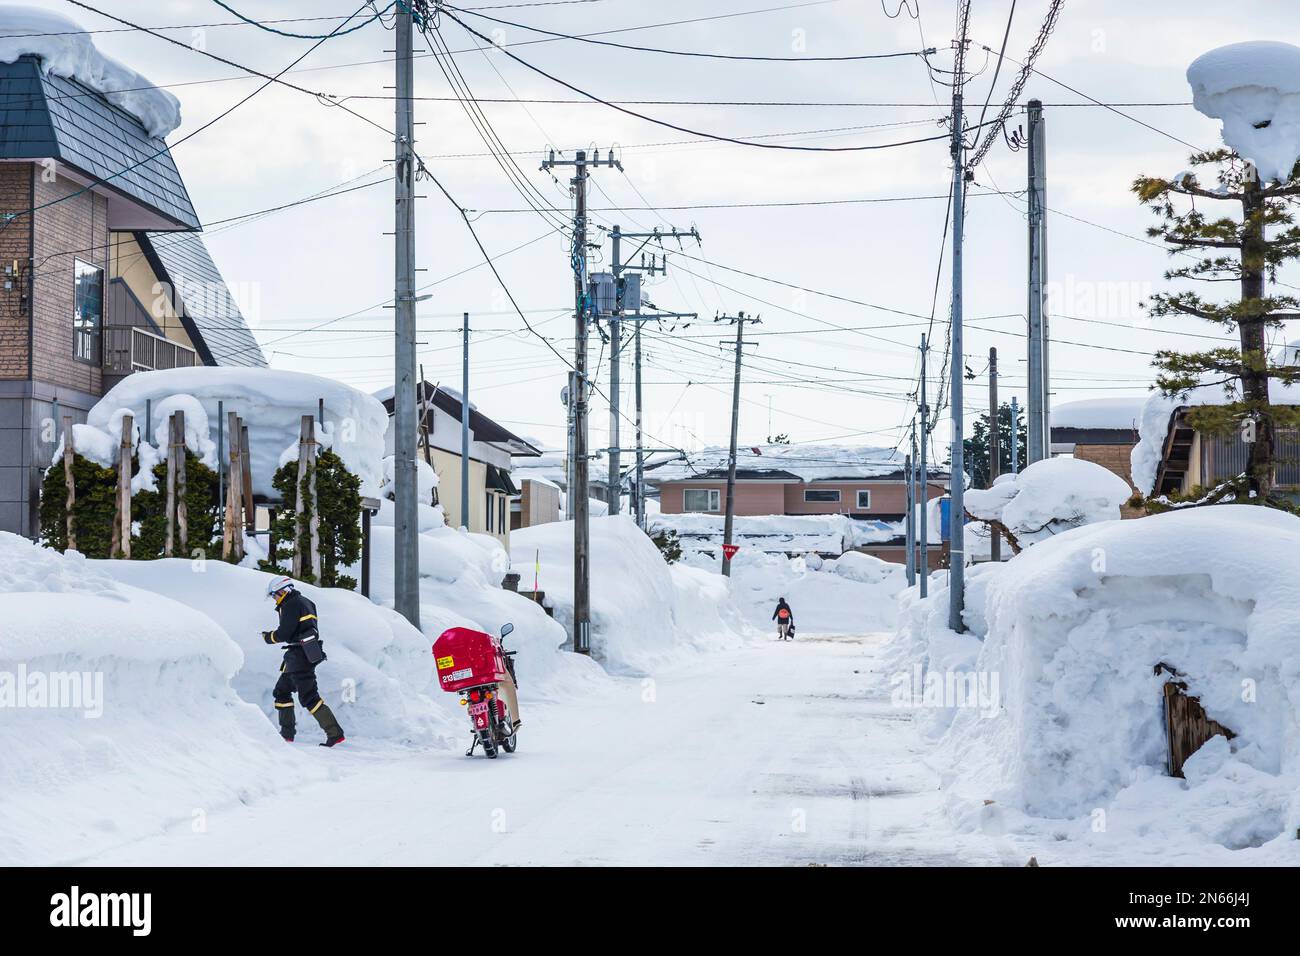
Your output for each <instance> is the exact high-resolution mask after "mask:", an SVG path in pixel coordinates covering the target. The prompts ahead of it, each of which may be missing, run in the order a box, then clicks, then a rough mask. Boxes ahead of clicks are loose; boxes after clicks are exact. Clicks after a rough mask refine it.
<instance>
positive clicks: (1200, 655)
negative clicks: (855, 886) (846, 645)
mask: <svg viewBox="0 0 1300 956" xmlns="http://www.w3.org/2000/svg"><path fill="white" fill-rule="evenodd" d="M971 585H973V586H968V590H967V613H966V616H965V621H966V624H967V626H968V627H969V628H970V633H968V634H961V635H959V634H955V633H953V632H952V631H949V630H948V629H947V626H946V625H947V592H946V589H939V590H938V591H937V592H936V593H934V594H932V595H931V596H930V598H928V599H927V600H926V601H919V600H908V601H905V602H904V612H903V613H904V626H903V627H902V628H901V629H900V634H899V637H898V640H897V642H896V645H895V653H896V655H897V656H896V657H895V658H894V659H893V661H892V663H893V664H894V665H895V666H896V667H898V668H899V669H900V674H902V676H904V677H907V676H909V675H908V673H907V672H908V669H910V668H911V667H913V666H918V665H919V666H921V667H922V668H924V669H925V671H926V672H927V674H933V675H936V676H937V677H938V678H939V682H940V684H942V682H943V681H944V680H945V679H948V678H950V677H953V676H955V677H956V678H957V679H958V683H959V684H960V682H961V678H962V677H963V676H969V675H974V676H975V677H977V678H979V677H983V678H985V679H986V681H985V686H986V687H991V688H992V689H994V690H995V700H994V701H993V706H992V707H985V706H960V705H958V706H948V707H946V708H938V707H936V708H933V709H931V710H930V711H929V713H928V714H927V721H928V723H929V724H930V725H931V727H932V729H935V730H937V731H943V737H942V740H941V741H940V743H939V745H938V747H937V749H936V751H935V753H934V754H933V755H932V758H931V759H932V762H934V763H936V764H939V765H942V766H943V767H945V782H944V786H945V789H946V790H948V791H949V793H950V794H951V798H950V799H951V801H952V802H951V805H950V810H951V812H953V813H954V815H955V816H956V817H957V818H958V819H959V820H961V821H963V822H964V823H965V825H966V826H968V827H969V828H981V827H982V828H985V829H988V828H989V827H994V828H995V829H996V830H998V831H1000V830H1001V829H1002V828H1009V829H1010V830H1011V831H1013V832H1015V831H1017V830H1018V831H1019V832H1021V833H1024V834H1026V835H1033V836H1036V837H1038V838H1040V839H1044V840H1049V841H1051V842H1054V843H1055V845H1056V846H1057V848H1058V851H1059V853H1060V854H1061V859H1063V860H1068V859H1069V856H1070V854H1071V853H1072V852H1075V851H1082V850H1084V849H1086V850H1087V851H1088V852H1089V853H1090V854H1091V857H1090V858H1091V859H1092V860H1094V861H1097V860H1099V859H1100V860H1106V859H1109V860H1111V861H1113V862H1118V863H1125V862H1133V861H1134V860H1136V859H1138V858H1139V857H1140V856H1141V854H1143V853H1151V854H1160V855H1161V858H1162V859H1163V860H1165V861H1167V862H1170V863H1172V862H1174V858H1172V857H1170V856H1169V854H1170V853H1178V854H1184V856H1183V857H1181V859H1184V860H1186V861H1188V862H1225V861H1226V860H1227V859H1228V858H1229V857H1230V856H1232V857H1233V859H1234V860H1235V861H1236V862H1247V860H1248V859H1249V860H1250V861H1251V862H1261V861H1268V862H1274V861H1282V860H1287V859H1289V860H1290V861H1291V862H1296V842H1295V840H1294V839H1293V838H1294V834H1295V831H1296V828H1297V825H1300V797H1298V796H1297V794H1298V793H1300V729H1298V728H1300V644H1298V643H1297V642H1296V639H1295V622H1296V621H1297V620H1300V518H1296V517H1294V516H1291V515H1288V514H1285V513H1281V512H1278V511H1274V510H1271V509H1266V508H1262V507H1252V506H1244V505H1223V506H1214V507H1207V508H1197V509H1190V510H1187V511H1180V512H1172V513H1169V514H1162V515H1156V516H1153V517H1147V518H1142V519H1139V520H1135V521H1122V522H1120V521H1115V522H1106V523H1102V524H1095V525H1090V526H1088V527H1085V528H1079V529H1076V530H1073V531H1070V532H1066V533H1064V534H1062V535H1059V536H1057V537H1056V538H1054V539H1052V540H1050V541H1045V542H1042V543H1040V544H1038V545H1036V546H1035V547H1033V548H1030V549H1028V550H1026V551H1025V552H1023V553H1022V554H1020V555H1018V556H1016V557H1015V558H1014V559H1012V560H1011V561H1010V562H1007V563H1006V564H1003V565H999V566H994V565H983V566H980V567H979V568H977V569H975V573H974V574H972V576H971ZM1159 663H1165V664H1168V665H1171V666H1173V667H1175V668H1177V669H1178V671H1179V672H1181V673H1182V674H1183V675H1184V676H1183V677H1182V678H1181V679H1182V680H1185V681H1186V682H1187V685H1188V691H1187V693H1188V694H1190V695H1191V696H1194V697H1199V698H1200V701H1201V703H1202V705H1203V706H1204V707H1205V710H1206V712H1207V713H1208V715H1209V716H1210V717H1211V718H1212V719H1214V720H1217V721H1219V722H1220V723H1222V724H1223V725H1225V726H1227V727H1229V728H1230V729H1231V730H1233V731H1234V732H1235V733H1236V734H1237V736H1236V737H1235V738H1234V739H1233V740H1232V741H1228V740H1226V739H1223V738H1216V739H1212V740H1211V741H1210V742H1209V743H1208V744H1206V745H1205V746H1204V747H1203V748H1202V749H1201V750H1200V751H1199V752H1198V753H1197V754H1196V755H1195V756H1193V757H1192V759H1191V760H1190V761H1189V762H1188V763H1187V765H1186V780H1185V781H1182V780H1177V779H1175V778H1170V777H1168V776H1167V775H1166V773H1165V757H1166V743H1165V733H1164V725H1163V717H1162V708H1161V701H1162V690H1161V688H1162V686H1163V684H1164V682H1165V681H1166V680H1167V677H1166V676H1162V675H1157V674H1155V673H1154V668H1155V666H1156V665H1157V664H1159ZM904 683H909V682H904ZM968 686H969V685H968ZM947 703H949V704H952V703H953V702H952V701H948V702H947ZM987 801H993V803H992V804H987ZM1038 818H1047V819H1041V820H1040V819H1038ZM1098 820H1104V822H1105V826H1104V827H1102V828H1100V829H1099V828H1097V827H1096V822H1097V821H1098ZM1248 847H1262V848H1263V849H1262V850H1261V851H1260V852H1259V855H1258V856H1251V857H1249V858H1246V857H1242V856H1233V855H1232V854H1230V853H1229V852H1228V851H1231V850H1242V849H1243V848H1248ZM1097 854H1101V855H1100V857H1099V856H1098V855H1097Z"/></svg>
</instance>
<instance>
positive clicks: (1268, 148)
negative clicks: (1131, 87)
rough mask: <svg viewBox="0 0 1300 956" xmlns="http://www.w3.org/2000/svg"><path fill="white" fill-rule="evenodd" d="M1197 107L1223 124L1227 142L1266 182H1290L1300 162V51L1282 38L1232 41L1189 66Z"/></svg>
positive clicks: (1194, 101)
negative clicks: (1298, 161)
mask: <svg viewBox="0 0 1300 956" xmlns="http://www.w3.org/2000/svg"><path fill="white" fill-rule="evenodd" d="M1187 82H1188V83H1189V84H1190V85H1191V87H1192V105H1194V106H1195V107H1196V109H1197V110H1198V111H1199V112H1201V113H1203V114H1205V115H1206V116H1209V117H1211V118H1213V119H1220V120H1223V141H1224V143H1226V144H1227V145H1228V146H1229V147H1231V148H1232V149H1233V150H1235V151H1236V153H1237V154H1238V155H1240V156H1243V157H1245V158H1246V159H1249V160H1250V161H1251V162H1252V163H1254V164H1255V167H1256V169H1258V170H1259V175H1260V178H1261V179H1262V180H1264V181H1265V182H1268V181H1270V180H1274V179H1277V180H1282V181H1286V180H1287V179H1288V178H1289V177H1290V175H1291V170H1292V168H1293V167H1294V166H1295V164H1296V160H1297V159H1300V47H1296V46H1292V45H1291V44H1290V43H1282V42H1279V41H1277V40H1255V41H1251V42H1247V43H1231V44H1229V45H1227V46H1221V47H1219V48H1217V49H1214V50H1211V51H1210V52H1208V53H1204V54H1202V55H1201V56H1199V57H1197V58H1196V59H1195V60H1193V61H1192V65H1191V66H1189V67H1188V68H1187Z"/></svg>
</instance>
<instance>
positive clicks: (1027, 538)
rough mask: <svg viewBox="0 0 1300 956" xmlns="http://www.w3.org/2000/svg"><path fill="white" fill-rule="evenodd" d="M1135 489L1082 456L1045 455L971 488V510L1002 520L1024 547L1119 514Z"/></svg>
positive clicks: (968, 496)
mask: <svg viewBox="0 0 1300 956" xmlns="http://www.w3.org/2000/svg"><path fill="white" fill-rule="evenodd" d="M1131 495H1132V491H1131V490H1130V489H1129V486H1128V482H1126V481H1125V480H1124V479H1123V478H1120V477H1119V476H1118V475H1116V474H1115V473H1114V472H1112V471H1109V470H1107V469H1105V468H1103V467H1101V465H1097V464H1094V463H1093V462H1090V461H1084V460H1083V459H1081V458H1044V459H1043V460H1042V461H1036V462H1034V463H1033V464H1032V465H1030V466H1029V467H1028V468H1025V469H1024V470H1023V471H1021V472H1020V473H1019V474H1015V475H1000V476H999V477H998V478H997V480H996V481H994V483H993V487H991V488H988V489H983V490H975V489H972V490H970V491H967V492H966V497H965V507H966V511H967V513H968V514H970V515H971V516H972V517H974V518H977V519H979V520H982V521H995V520H996V521H1001V522H1002V523H1003V524H1004V525H1006V527H1007V529H1008V530H1009V531H1010V532H1011V533H1012V534H1014V535H1015V536H1016V539H1017V540H1018V541H1019V542H1020V545H1021V547H1024V546H1026V545H1030V544H1033V543H1034V542H1036V541H1042V540H1044V539H1046V538H1050V537H1052V536H1053V535H1056V534H1060V533H1061V532H1062V531H1067V530H1069V529H1070V528H1077V527H1080V526H1082V525H1085V524H1092V523H1094V522H1097V521H1112V520H1118V519H1119V516H1120V506H1121V505H1122V504H1124V502H1125V501H1127V500H1128V499H1129V497H1130V496H1131Z"/></svg>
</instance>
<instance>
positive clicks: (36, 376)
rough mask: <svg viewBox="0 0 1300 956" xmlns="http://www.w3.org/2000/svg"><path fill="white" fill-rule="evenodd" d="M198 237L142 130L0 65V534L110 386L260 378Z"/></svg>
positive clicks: (254, 355)
mask: <svg viewBox="0 0 1300 956" xmlns="http://www.w3.org/2000/svg"><path fill="white" fill-rule="evenodd" d="M117 99H119V100H120V97H118V98H117ZM200 228H201V227H200V224H199V218H198V216H197V214H196V213H195V211H194V207H193V205H192V204H191V202H190V197H189V193H188V192H187V191H186V189H185V183H184V181H183V180H182V179H181V176H180V172H179V171H178V170H177V168H176V164H175V162H174V160H173V159H172V156H171V153H170V151H169V150H168V148H167V144H166V142H165V141H164V140H162V139H160V138H157V137H155V136H153V135H151V134H150V132H149V131H148V130H147V129H146V126H145V123H144V121H143V120H142V119H140V118H139V117H137V116H136V115H133V114H132V113H131V112H128V110H127V109H126V108H124V107H123V106H122V105H120V103H115V102H110V100H109V98H108V97H107V96H106V95H105V94H104V93H102V92H100V91H98V90H96V89H94V88H92V87H91V86H89V85H87V84H86V83H84V82H82V81H81V80H79V79H77V78H76V77H72V76H61V75H56V74H54V73H51V72H50V71H49V70H47V69H46V64H45V63H44V61H43V59H42V57H41V56H40V55H39V54H31V53H29V54H24V55H22V56H19V57H17V58H16V59H14V60H13V62H10V63H0V530H3V531H13V532H16V533H19V534H25V535H32V534H34V533H35V529H36V528H37V509H38V501H39V495H38V489H39V484H40V476H41V473H42V471H43V470H44V469H45V468H46V467H48V466H49V464H50V456H51V453H52V452H53V450H54V448H55V446H56V444H57V443H58V440H59V436H60V435H61V433H62V432H63V429H64V426H65V422H72V423H80V422H84V421H85V419H86V413H87V412H88V411H89V410H90V408H91V407H92V406H93V405H94V404H95V402H96V401H97V400H98V399H99V398H100V396H102V395H103V394H104V393H105V392H107V391H108V390H109V389H110V388H111V387H112V386H113V385H115V384H116V383H117V382H119V381H121V380H122V378H124V377H125V376H127V375H131V374H133V373H134V372H137V371H144V370H151V369H162V368H176V367H181V366H190V365H259V366H260V365H265V364H266V360H265V358H264V357H263V355H262V352H261V349H260V348H259V347H258V345H257V342H256V341H255V340H254V339H253V336H252V333H251V332H250V331H249V328H248V324H247V322H246V321H245V320H244V317H243V315H242V314H241V313H240V311H239V308H238V306H237V305H236V304H235V302H234V300H233V298H232V296H231V295H230V291H229V289H228V288H227V285H226V283H225V281H224V279H223V278H222V276H221V273H220V271H219V270H218V268H217V266H216V264H215V263H214V262H213V261H212V257H211V255H210V254H209V253H208V250H207V248H206V247H205V245H204V243H203V240H202V238H201V237H200V235H199V230H200Z"/></svg>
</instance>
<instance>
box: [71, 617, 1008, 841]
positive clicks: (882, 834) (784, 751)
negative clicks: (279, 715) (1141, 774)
mask: <svg viewBox="0 0 1300 956" xmlns="http://www.w3.org/2000/svg"><path fill="white" fill-rule="evenodd" d="M884 637H885V635H880V634H869V635H862V636H828V637H816V638H814V637H809V638H806V639H801V640H800V641H797V642H794V643H789V644H778V643H775V642H766V643H763V644H758V645H754V646H750V647H748V648H746V649H744V650H740V651H732V652H725V653H721V654H715V655H710V656H707V657H704V656H701V657H700V658H698V659H697V660H695V661H694V662H693V663H691V664H689V665H686V666H678V667H675V668H673V669H671V670H668V671H666V672H664V673H663V674H662V675H659V676H658V677H657V678H655V679H654V680H653V682H647V681H643V680H641V679H635V678H625V679H621V680H619V681H618V682H616V684H615V689H614V690H612V691H608V692H606V694H605V696H602V697H599V698H597V699H595V700H591V701H579V700H568V701H564V702H557V703H550V704H540V705H539V704H533V705H532V706H529V702H528V699H527V697H526V696H525V698H524V706H525V707H526V708H527V709H526V712H525V716H526V718H527V723H526V726H525V727H524V729H523V730H522V731H521V732H520V748H519V750H518V752H517V753H515V754H513V755H508V754H503V755H502V756H501V757H500V758H498V759H497V760H495V761H489V760H487V759H485V758H484V757H483V756H482V755H481V752H480V753H477V754H476V755H475V757H474V758H472V759H471V758H466V757H463V756H461V754H460V753H458V752H448V751H445V750H444V751H439V750H433V749H430V750H428V751H426V752H420V751H415V750H412V751H405V752H393V751H391V750H384V751H379V752H376V751H374V750H369V749H367V746H366V741H365V740H364V739H357V740H351V739H350V740H349V742H348V746H347V747H344V748H340V749H339V750H336V751H333V752H326V751H321V752H319V753H315V752H311V753H309V754H308V756H309V757H311V758H313V759H318V760H319V761H321V762H328V763H333V764H337V765H338V767H339V770H338V771H337V777H336V778H335V779H331V780H329V781H328V782H322V783H318V784H315V785H313V786H310V787H306V788H303V789H302V790H300V791H297V792H294V793H292V794H289V795H286V794H279V795H277V796H274V797H272V798H268V799H260V800H256V801H253V802H252V803H250V804H249V805H248V806H245V807H240V808H238V809H233V810H227V811H224V812H214V813H212V814H211V815H210V816H209V817H208V819H207V832H205V833H194V832H192V831H191V828H190V825H189V821H188V819H187V820H186V822H185V823H183V824H181V825H180V826H178V827H176V828H174V829H172V830H170V831H168V832H167V833H165V834H163V835H160V836H156V837H152V838H149V839H145V840H142V841H140V842H137V843H131V844H127V845H125V846H121V847H118V848H116V849H114V850H111V851H109V852H106V853H103V854H100V855H98V856H95V857H92V858H90V859H88V860H82V861H77V862H87V863H93V864H105V865H108V864H127V865H131V864H142V863H148V864H154V865H176V864H186V865H229V866H247V865H276V864H280V863H283V862H284V861H285V860H291V859H297V858H299V857H300V855H301V853H302V848H303V847H304V846H309V847H311V851H310V856H311V859H312V862H313V863H314V864H321V865H335V866H344V865H364V864H385V865H395V864H396V865H430V864H453V863H465V864H579V865H581V864H685V865H716V864H755V865H768V864H771V865H805V864H846V863H847V864H876V865H884V864H908V863H911V864H996V863H1000V862H1008V863H1014V864H1017V865H1019V864H1023V862H1024V860H1023V859H1020V858H1019V857H1018V856H1016V855H1015V854H1012V853H1010V852H1009V851H1004V852H1006V855H1007V858H1006V859H1005V860H1003V859H1002V858H1001V857H1000V856H999V850H998V847H997V846H996V845H995V844H994V843H993V842H992V841H990V840H989V839H988V838H987V837H984V836H981V835H978V834H976V835H958V834H954V833H952V832H951V831H949V830H948V829H947V828H946V827H945V826H944V824H943V822H942V815H941V814H940V813H939V812H938V803H939V797H940V795H939V793H938V791H937V782H936V778H935V776H934V775H933V774H932V773H930V772H928V771H927V770H925V769H924V768H923V767H922V766H921V764H920V763H919V762H918V759H917V755H918V750H917V747H916V746H915V740H914V731H913V729H912V726H911V722H910V720H909V719H908V716H907V715H906V714H900V712H899V711H898V710H897V709H893V708H891V707H890V705H889V694H888V691H889V685H888V681H887V680H886V679H885V678H884V676H882V675H881V674H879V673H876V672H874V671H873V668H874V666H875V663H876V656H877V652H878V649H879V647H880V645H881V642H882V641H883V639H884ZM643 697H644V698H647V700H646V701H643ZM340 716H341V718H342V719H343V720H344V721H346V717H345V716H343V712H341V713H340ZM267 730H268V733H269V732H270V728H269V727H268V728H267ZM465 738H466V743H468V730H467V732H466V734H465ZM300 741H301V742H303V743H306V742H309V741H310V743H312V744H314V742H315V735H314V734H304V735H302V737H300ZM294 746H295V747H298V746H299V745H298V744H295V745H294ZM301 749H303V750H311V751H315V750H316V749H317V748H315V747H314V746H311V747H302V748H301ZM300 810H301V811H307V810H309V811H310V812H299V811H300Z"/></svg>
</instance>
